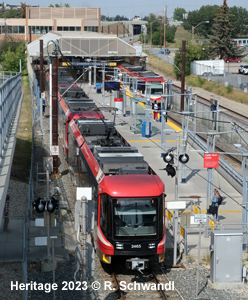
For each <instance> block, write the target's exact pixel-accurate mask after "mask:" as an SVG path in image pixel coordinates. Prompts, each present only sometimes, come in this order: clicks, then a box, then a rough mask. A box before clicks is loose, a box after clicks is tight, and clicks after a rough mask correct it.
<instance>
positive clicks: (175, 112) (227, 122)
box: [85, 76, 248, 211]
mask: <svg viewBox="0 0 248 300" xmlns="http://www.w3.org/2000/svg"><path fill="white" fill-rule="evenodd" d="M97 77H98V78H100V77H99V76H97ZM85 84H86V83H85ZM103 88H104V87H103ZM90 90H91V87H90ZM95 101H96V102H97V103H98V105H99V106H101V107H103V106H102V104H101V103H99V102H98V101H97V100H95ZM136 102H140V101H138V100H137V101H136ZM104 108H106V107H104ZM108 109H109V108H108ZM168 112H171V113H174V114H182V112H177V111H171V110H168ZM194 118H197V119H202V120H207V121H212V120H209V119H207V118H202V117H197V116H194ZM216 122H219V123H226V124H230V125H231V124H232V123H233V122H230V121H216ZM126 125H129V126H131V124H130V123H129V122H126ZM147 139H148V140H150V141H151V142H152V143H153V144H154V145H156V146H157V147H158V148H160V149H161V150H163V151H166V149H163V148H162V147H161V145H160V144H158V143H156V142H155V141H154V140H152V139H151V138H149V137H147ZM175 160H178V159H177V158H176V157H175ZM186 168H187V169H188V170H190V171H194V169H192V168H191V167H189V166H188V165H186ZM195 175H196V176H199V177H200V178H201V179H203V180H204V181H205V182H207V183H210V184H211V185H212V186H213V187H215V188H219V187H218V186H217V185H215V184H214V183H212V182H210V181H208V180H207V179H206V178H204V177H203V176H202V175H200V174H198V173H196V174H195ZM219 190H220V191H221V193H222V194H224V195H225V196H227V197H228V198H229V199H230V200H232V201H233V202H235V203H236V204H237V205H238V206H240V207H241V208H242V209H245V210H246V211H248V209H247V208H246V207H244V206H243V205H242V204H240V203H239V202H238V201H237V200H235V199H234V198H233V197H232V196H231V195H229V194H227V193H226V192H225V191H223V190H222V189H220V188H219Z"/></svg>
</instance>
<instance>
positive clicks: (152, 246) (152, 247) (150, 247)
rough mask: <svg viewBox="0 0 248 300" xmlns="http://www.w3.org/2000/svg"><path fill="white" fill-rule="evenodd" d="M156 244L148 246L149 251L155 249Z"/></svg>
mask: <svg viewBox="0 0 248 300" xmlns="http://www.w3.org/2000/svg"><path fill="white" fill-rule="evenodd" d="M155 246H156V245H155V243H150V244H148V248H149V249H154V248H155Z"/></svg>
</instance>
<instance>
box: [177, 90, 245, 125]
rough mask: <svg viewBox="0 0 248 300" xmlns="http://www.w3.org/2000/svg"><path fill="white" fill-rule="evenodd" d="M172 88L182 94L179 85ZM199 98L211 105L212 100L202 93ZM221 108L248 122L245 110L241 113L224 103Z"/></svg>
mask: <svg viewBox="0 0 248 300" xmlns="http://www.w3.org/2000/svg"><path fill="white" fill-rule="evenodd" d="M172 89H173V91H175V92H177V93H178V94H181V87H179V86H178V85H176V84H172ZM197 100H198V101H200V102H202V103H204V104H208V105H209V101H210V99H206V98H204V97H202V96H200V95H197ZM219 109H225V110H226V113H228V114H229V115H232V116H235V117H236V118H238V119H239V120H240V119H241V120H243V121H245V122H248V118H247V114H246V113H245V112H244V113H243V114H241V113H239V112H237V111H236V110H233V109H230V107H227V106H225V105H223V104H219Z"/></svg>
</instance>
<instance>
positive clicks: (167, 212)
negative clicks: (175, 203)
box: [166, 210, 171, 221]
mask: <svg viewBox="0 0 248 300" xmlns="http://www.w3.org/2000/svg"><path fill="white" fill-rule="evenodd" d="M166 216H167V218H168V219H169V220H170V221H171V213H170V212H169V211H168V210H167V211H166Z"/></svg>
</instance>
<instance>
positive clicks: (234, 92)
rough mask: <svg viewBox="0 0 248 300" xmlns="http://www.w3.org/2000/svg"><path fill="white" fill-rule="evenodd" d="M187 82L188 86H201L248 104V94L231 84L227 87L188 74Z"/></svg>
mask: <svg viewBox="0 0 248 300" xmlns="http://www.w3.org/2000/svg"><path fill="white" fill-rule="evenodd" d="M199 78H200V79H199ZM185 82H186V84H187V85H188V86H191V87H201V88H203V89H204V90H206V91H209V92H211V93H214V94H217V95H220V96H223V97H225V98H227V99H231V100H234V101H236V102H240V103H245V104H248V94H247V93H244V92H242V91H240V90H238V89H235V88H233V87H232V86H231V85H228V86H227V87H226V86H223V85H221V84H219V83H216V82H212V81H208V80H206V79H204V78H201V77H200V76H196V75H190V76H187V77H186V78H185Z"/></svg>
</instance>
